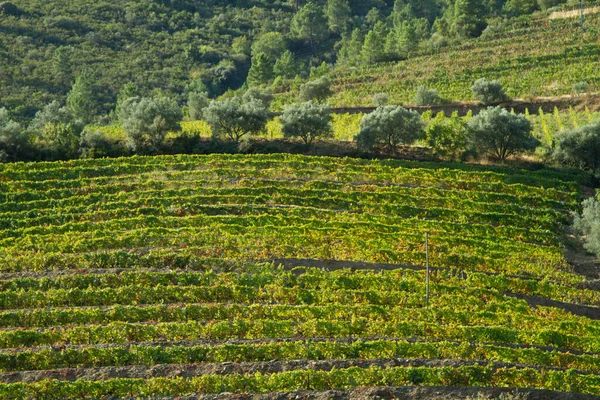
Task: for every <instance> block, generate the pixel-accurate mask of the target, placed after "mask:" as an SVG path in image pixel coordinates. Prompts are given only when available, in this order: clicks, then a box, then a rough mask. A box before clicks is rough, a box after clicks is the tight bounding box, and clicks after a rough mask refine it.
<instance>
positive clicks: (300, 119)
mask: <svg viewBox="0 0 600 400" xmlns="http://www.w3.org/2000/svg"><path fill="white" fill-rule="evenodd" d="M280 120H281V123H282V124H283V128H282V132H283V136H284V137H286V138H290V137H299V138H301V139H302V140H303V141H304V143H306V144H308V145H310V144H312V142H313V141H314V140H315V139H317V138H331V137H333V131H332V130H331V109H330V107H329V105H323V104H316V103H314V102H312V101H308V102H305V103H301V104H292V105H291V106H287V107H285V109H284V111H283V114H282V115H281V117H280Z"/></svg>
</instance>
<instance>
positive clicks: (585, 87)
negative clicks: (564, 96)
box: [573, 81, 590, 94]
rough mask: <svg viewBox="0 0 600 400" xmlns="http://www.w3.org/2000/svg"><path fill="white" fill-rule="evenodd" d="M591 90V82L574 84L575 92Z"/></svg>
mask: <svg viewBox="0 0 600 400" xmlns="http://www.w3.org/2000/svg"><path fill="white" fill-rule="evenodd" d="M589 91H590V84H589V83H587V82H584V81H581V82H577V83H575V84H573V92H575V93H576V94H583V93H587V92H589Z"/></svg>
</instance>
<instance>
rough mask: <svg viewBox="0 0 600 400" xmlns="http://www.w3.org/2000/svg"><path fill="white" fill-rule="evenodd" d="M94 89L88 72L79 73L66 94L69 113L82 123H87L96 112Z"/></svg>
mask: <svg viewBox="0 0 600 400" xmlns="http://www.w3.org/2000/svg"><path fill="white" fill-rule="evenodd" d="M96 106H97V101H96V90H95V88H94V85H93V83H92V78H91V76H90V74H89V73H87V72H84V73H83V74H81V75H79V76H78V77H77V79H76V80H75V83H74V84H73V88H72V89H71V91H70V92H69V94H68V95H67V107H68V108H69V111H71V114H72V115H73V116H74V117H75V118H76V119H79V120H81V121H82V122H84V123H89V122H90V121H91V120H92V118H93V117H94V115H95V114H96Z"/></svg>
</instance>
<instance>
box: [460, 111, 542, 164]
mask: <svg viewBox="0 0 600 400" xmlns="http://www.w3.org/2000/svg"><path fill="white" fill-rule="evenodd" d="M468 129H469V142H470V146H471V147H472V148H473V149H474V150H475V151H477V152H479V153H480V154H485V155H487V156H490V157H493V158H495V159H498V160H506V159H507V158H508V157H510V156H513V155H515V154H518V153H521V152H523V151H531V150H535V148H536V147H537V145H538V142H537V140H536V139H534V138H533V136H532V135H531V123H530V122H529V121H528V120H527V118H525V117H523V116H521V115H515V114H511V113H509V112H508V111H506V110H505V109H503V108H501V107H495V108H494V107H489V108H488V109H486V110H482V111H481V112H480V113H479V114H478V115H476V116H475V117H473V118H472V119H471V120H470V121H469V123H468Z"/></svg>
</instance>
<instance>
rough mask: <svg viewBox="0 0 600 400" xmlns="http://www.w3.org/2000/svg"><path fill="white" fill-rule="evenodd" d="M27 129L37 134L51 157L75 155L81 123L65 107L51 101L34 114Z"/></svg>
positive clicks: (71, 156)
mask: <svg viewBox="0 0 600 400" xmlns="http://www.w3.org/2000/svg"><path fill="white" fill-rule="evenodd" d="M29 130H30V131H31V132H33V133H34V134H36V135H37V138H38V140H39V141H40V142H41V143H40V144H41V147H42V148H43V150H45V151H48V152H49V153H50V154H49V156H50V157H51V158H61V159H63V158H73V157H76V156H77V149H78V145H79V136H80V135H81V131H82V130H83V125H82V124H81V123H80V122H78V121H76V120H75V118H74V117H73V114H71V111H70V110H69V109H68V108H67V107H61V105H60V103H59V102H58V101H53V102H52V103H50V104H48V105H47V106H46V107H44V108H43V109H42V110H41V111H38V112H37V113H36V114H35V118H34V119H33V121H32V122H31V124H30V125H29Z"/></svg>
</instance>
